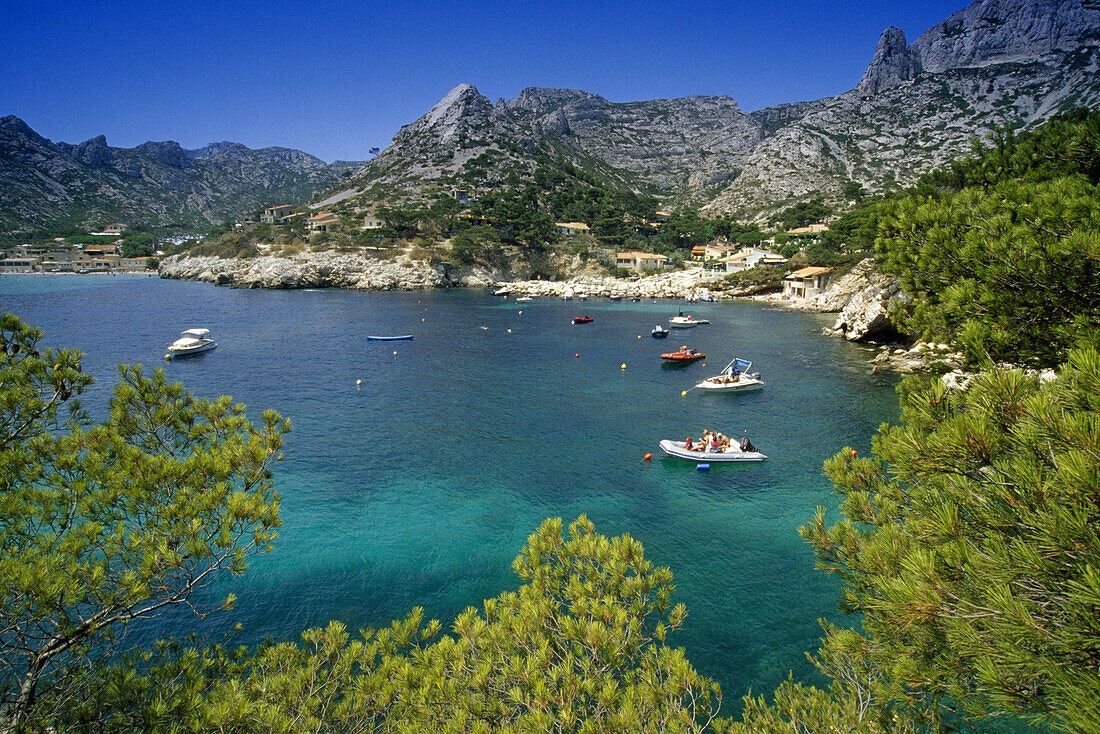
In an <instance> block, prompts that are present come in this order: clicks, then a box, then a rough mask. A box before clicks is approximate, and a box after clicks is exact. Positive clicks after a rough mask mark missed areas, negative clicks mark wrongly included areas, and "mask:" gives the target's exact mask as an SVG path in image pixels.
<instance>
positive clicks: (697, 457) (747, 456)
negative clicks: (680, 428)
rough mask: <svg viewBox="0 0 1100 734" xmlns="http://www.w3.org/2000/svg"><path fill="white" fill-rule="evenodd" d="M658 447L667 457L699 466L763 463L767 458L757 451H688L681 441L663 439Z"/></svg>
mask: <svg viewBox="0 0 1100 734" xmlns="http://www.w3.org/2000/svg"><path fill="white" fill-rule="evenodd" d="M660 446H661V451H664V452H665V453H666V454H668V455H669V456H672V457H675V458H677V459H684V460H685V461H696V462H699V463H701V464H713V463H720V464H721V463H735V462H749V461H764V460H765V459H767V458H768V457H767V456H766V455H765V454H762V453H760V452H759V451H733V450H730V451H689V450H688V449H685V448H684V442H683V441H673V440H671V439H668V438H666V439H663V440H662V441H661V443H660Z"/></svg>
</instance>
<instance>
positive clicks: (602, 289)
mask: <svg viewBox="0 0 1100 734" xmlns="http://www.w3.org/2000/svg"><path fill="white" fill-rule="evenodd" d="M558 265H562V266H567V267H564V268H563V270H566V271H569V267H568V266H570V265H571V266H572V272H573V273H574V275H573V276H572V277H570V278H569V279H567V280H544V279H540V278H535V279H529V278H523V277H522V276H524V275H529V273H526V272H523V271H521V272H519V273H516V272H505V271H501V270H493V269H490V268H484V267H477V266H470V267H464V268H456V267H454V266H449V265H447V264H433V263H429V262H427V261H424V260H414V259H410V258H408V257H400V258H397V259H392V260H381V259H376V258H371V257H369V256H365V255H361V254H342V253H332V252H322V253H303V254H300V255H295V256H292V257H274V256H270V255H265V256H261V257H255V258H248V259H235V258H233V259H230V258H220V257H210V256H199V257H193V256H185V255H174V256H171V257H167V258H164V260H162V261H161V264H160V276H161V277H162V278H174V279H181V280H199V281H205V282H208V283H213V284H215V285H222V286H230V287H233V288H288V289H290V288H347V289H351V290H422V289H428V288H452V287H481V288H491V289H492V290H493V291H494V292H498V291H500V292H506V293H509V294H511V295H513V296H531V297H544V298H551V297H552V298H579V297H583V296H588V297H593V298H598V297H616V298H668V299H686V300H689V301H717V300H729V299H734V298H744V297H751V298H753V299H754V300H757V301H761V302H766V303H769V304H771V305H774V306H776V307H777V308H783V309H789V310H792V311H808V312H817V313H836V314H837V319H836V321H835V323H834V324H833V326H831V327H826V328H825V329H824V330H823V331H824V333H825V334H827V335H829V336H839V337H843V338H845V339H847V340H849V341H855V342H863V343H872V344H875V343H877V344H880V350H879V352H878V354H877V355H876V356H875V358H874V359H873V360H872V363H873V365H874V367H875V368H876V369H877V368H887V369H894V370H897V371H901V372H915V371H923V370H927V369H929V368H930V367H931V366H933V365H939V366H941V367H942V368H945V369H957V367H958V366H959V365H960V364H961V363H962V355H961V354H959V353H958V352H955V351H953V350H952V349H951V348H950V347H949V346H948V345H946V344H926V343H922V342H918V343H916V344H911V343H907V340H905V338H904V337H903V336H902V335H900V334H899V333H898V331H897V329H896V328H895V327H894V325H893V323H892V322H891V321H890V318H889V313H890V310H891V308H893V307H895V306H898V305H904V304H905V303H907V302H908V299H909V296H908V294H906V293H905V292H904V291H902V290H901V288H900V287H899V286H898V284H897V282H896V281H894V280H893V279H892V278H890V277H889V276H886V275H884V274H882V273H881V272H879V270H878V269H877V267H876V266H875V263H874V260H873V259H872V258H867V259H865V260H863V261H862V262H860V263H857V264H856V265H855V266H854V267H852V268H851V269H850V270H849V271H848V272H847V273H845V274H844V275H842V276H841V277H839V278H837V279H836V280H835V281H834V282H833V284H832V285H831V286H830V287H829V289H828V290H827V291H826V292H824V293H822V294H820V295H817V296H814V297H812V298H788V297H784V296H782V295H781V294H777V293H769V294H762V295H751V296H750V295H747V294H746V293H743V292H738V291H735V290H730V289H729V288H728V283H727V282H726V281H725V279H724V278H723V276H722V275H721V274H718V273H714V272H710V271H706V270H704V269H703V268H701V267H692V268H687V269H685V270H678V271H673V272H667V273H660V274H656V275H650V276H646V277H641V278H636V279H621V278H613V277H610V276H607V275H603V274H600V273H598V272H596V271H595V270H586V269H584V268H583V267H581V266H580V265H579V263H559V264H558ZM516 275H520V276H521V277H520V278H516V277H515V276H516Z"/></svg>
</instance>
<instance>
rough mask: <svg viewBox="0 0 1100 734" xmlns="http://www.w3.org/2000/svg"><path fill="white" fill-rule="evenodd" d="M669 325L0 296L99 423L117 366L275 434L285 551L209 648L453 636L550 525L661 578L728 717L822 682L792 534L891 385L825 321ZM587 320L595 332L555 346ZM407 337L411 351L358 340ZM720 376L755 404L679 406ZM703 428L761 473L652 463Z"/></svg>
mask: <svg viewBox="0 0 1100 734" xmlns="http://www.w3.org/2000/svg"><path fill="white" fill-rule="evenodd" d="M681 307H683V308H684V309H685V312H687V310H688V307H687V306H686V304H681V303H678V302H671V301H663V302H657V303H653V302H648V301H647V302H642V303H630V302H618V303H612V302H610V301H606V300H604V301H600V300H593V301H588V302H577V301H572V302H564V301H560V300H543V301H538V300H536V301H535V302H532V303H524V304H518V305H517V304H515V303H514V302H512V301H511V300H502V299H500V298H494V297H492V296H489V295H487V294H486V293H485V292H481V291H476V292H475V291H469V292H427V293H357V292H342V291H242V290H229V289H223V288H215V287H213V286H210V285H206V284H200V283H188V282H176V281H160V280H157V279H150V278H140V277H125V278H124V277H106V276H72V277H64V276H59V277H42V276H22V277H21V276H4V277H0V308H2V309H3V310H5V311H11V312H13V313H15V314H16V315H18V316H20V317H21V318H23V319H24V320H26V321H28V322H29V323H32V324H34V325H36V326H38V327H40V328H42V329H43V330H44V331H45V332H46V335H47V336H46V341H47V343H48V344H50V345H56V346H67V347H76V348H79V349H81V350H83V351H84V352H86V353H87V358H86V360H85V368H86V369H87V370H88V371H90V372H92V373H94V374H96V375H97V376H98V377H99V382H98V383H97V385H96V386H95V387H94V388H93V390H92V391H91V392H90V394H89V395H88V401H87V402H88V404H89V405H90V406H91V407H92V409H93V410H95V409H101V408H102V405H103V401H104V399H105V396H106V392H107V390H108V388H109V386H110V385H111V384H113V383H114V381H115V375H116V373H115V365H117V363H119V362H142V363H144V364H146V365H149V366H162V365H163V366H164V367H165V369H166V370H167V372H168V373H169V375H170V376H171V377H173V378H177V379H179V380H181V381H183V382H184V384H186V385H187V387H188V388H190V389H191V390H192V391H193V392H195V393H197V394H200V395H206V396H214V395H219V394H230V395H233V396H234V398H235V399H237V400H238V401H240V402H244V403H246V404H247V405H248V406H249V409H250V413H252V414H253V415H254V416H258V414H259V411H260V410H262V409H266V408H273V409H275V410H277V411H279V412H280V413H282V414H283V415H284V416H286V417H289V418H290V419H291V420H292V422H293V424H294V430H293V432H292V433H291V434H289V435H288V436H287V440H286V447H285V455H286V459H285V460H284V461H283V462H281V463H280V464H279V465H278V466H277V469H276V478H277V486H278V489H279V492H280V493H281V494H282V496H283V519H284V522H285V526H284V527H283V528H282V529H281V532H280V537H279V539H278V541H277V543H276V549H275V551H274V552H272V553H271V554H269V555H267V556H264V557H263V558H260V559H257V560H256V561H255V562H254V563H253V565H252V567H251V568H250V569H249V571H248V573H247V574H246V575H245V576H244V577H242V578H240V579H238V580H236V581H234V582H233V583H232V584H231V587H232V590H233V591H234V592H236V593H237V595H238V597H239V604H238V608H237V610H236V611H235V612H233V613H232V615H226V616H222V617H219V618H218V619H216V620H215V621H214V622H213V623H212V624H213V626H212V627H211V628H210V629H212V630H213V631H215V632H217V631H220V630H224V629H226V628H227V627H228V626H229V625H231V624H232V623H233V622H241V623H243V625H244V632H243V639H244V640H245V641H256V640H259V639H263V638H265V637H269V636H270V637H274V638H276V639H287V638H293V637H295V636H296V635H297V634H298V633H299V632H300V631H301V630H302V629H303V628H305V627H307V626H310V625H317V624H322V623H324V622H326V621H328V620H330V619H340V620H343V621H344V622H346V623H347V624H348V625H349V626H350V627H352V628H356V627H360V626H377V625H380V624H385V623H387V622H388V621H389V620H391V619H393V618H396V617H400V616H403V615H404V614H405V613H407V612H408V610H409V609H410V607H412V606H414V605H420V606H423V607H425V609H426V611H427V613H428V614H429V615H430V616H433V617H436V618H440V619H443V620H445V621H448V620H450V619H451V618H452V617H453V616H454V615H455V614H457V613H458V612H459V611H461V610H462V609H463V608H464V607H466V606H469V605H479V604H480V603H481V601H482V600H483V599H485V598H488V597H492V596H495V595H497V594H498V593H500V592H501V591H503V590H507V589H514V588H515V587H516V586H517V580H516V579H515V577H514V576H513V575H512V574H511V570H510V566H511V560H512V559H513V558H514V557H515V556H516V555H517V554H518V552H519V550H520V548H521V547H522V545H523V544H524V541H525V539H526V537H527V535H528V534H530V533H531V532H533V531H534V530H535V529H536V528H537V526H538V524H539V523H540V522H541V521H542V520H543V519H544V518H547V517H562V518H564V519H565V520H566V521H568V520H571V519H573V518H575V517H576V516H577V515H579V514H581V513H585V514H587V515H588V516H589V517H590V518H591V519H592V520H593V521H594V522H595V523H596V526H597V528H598V529H599V530H600V531H601V532H603V533H605V534H620V533H629V534H630V535H632V536H634V537H636V538H638V539H639V540H641V541H642V543H643V544H644V545H645V548H646V552H647V555H648V557H649V558H650V559H651V560H652V561H654V562H655V563H657V564H659V565H667V566H669V567H671V568H672V571H673V573H674V577H675V582H676V587H677V588H676V594H675V600H676V601H680V602H683V603H684V604H686V605H687V607H688V609H689V612H690V616H689V618H688V621H687V625H686V629H685V630H684V631H682V632H680V633H678V634H677V635H676V636H673V637H672V638H670V641H671V642H672V643H673V644H676V645H680V646H683V647H684V648H686V650H687V655H688V657H689V659H690V660H691V661H692V663H693V664H694V665H695V666H696V667H697V668H698V669H699V670H700V671H701V672H703V673H704V674H706V675H709V676H711V677H713V678H715V679H716V680H718V681H719V682H720V683H721V684H722V688H723V691H724V694H725V699H726V701H727V705H729V706H732V707H733V708H736V707H737V706H738V705H739V699H740V696H741V695H743V694H744V693H745V692H747V691H748V689H749V688H750V687H751V688H752V690H753V691H754V692H755V693H763V692H770V691H771V690H772V689H774V687H775V686H776V685H777V684H778V683H779V682H781V681H782V680H783V679H785V678H786V677H787V674H788V671H791V670H793V671H794V674H795V677H796V678H802V679H804V680H816V679H815V678H814V673H813V671H812V668H811V667H810V666H809V665H808V664H807V662H806V660H805V657H804V652H805V651H807V650H811V649H814V648H815V647H816V641H817V638H818V637H819V636H820V628H819V626H818V623H817V620H818V618H821V617H828V618H830V619H831V620H833V621H838V622H843V621H844V620H843V617H842V616H841V615H840V614H839V613H838V612H837V611H836V584H835V582H834V581H833V580H832V579H830V578H828V577H826V576H825V575H824V574H822V573H821V572H818V571H815V570H814V569H813V556H812V553H811V551H810V549H809V548H808V547H807V546H806V544H805V543H803V542H802V541H801V540H800V538H799V537H798V535H797V528H798V526H799V525H800V524H802V523H804V522H805V521H806V520H807V519H808V518H809V517H810V516H811V515H812V514H813V511H814V507H815V506H817V505H824V506H826V507H828V508H830V509H831V510H835V507H836V505H837V496H836V495H835V494H834V493H833V492H832V490H831V487H830V485H829V484H828V482H827V481H826V479H825V478H824V477H823V476H822V473H821V464H822V461H823V460H824V459H826V458H828V457H829V456H831V455H832V454H833V453H835V452H836V451H837V450H839V449H840V448H842V447H843V446H845V445H852V446H855V447H857V448H858V449H860V450H861V451H866V450H868V449H869V444H870V436H871V434H872V432H873V431H874V430H875V428H877V426H878V425H879V424H880V423H881V422H883V421H887V420H894V419H896V416H897V407H896V395H895V393H894V390H893V387H894V383H895V381H894V379H893V378H890V377H886V376H879V375H871V374H870V373H869V370H868V367H867V361H866V360H867V358H868V356H869V354H868V352H867V351H866V350H865V349H863V348H861V347H858V346H854V345H851V344H847V343H845V342H843V341H841V340H837V339H830V338H826V337H823V336H821V334H820V328H821V326H822V325H823V324H824V323H827V322H828V321H829V320H830V318H829V317H820V316H808V315H803V314H794V313H787V312H783V311H777V310H774V309H769V308H767V307H763V306H761V305H759V304H751V303H721V304H719V303H714V304H696V305H693V306H691V307H690V310H691V312H693V313H695V314H696V315H697V316H699V317H703V318H708V319H710V321H711V323H710V324H709V325H706V326H700V327H698V328H695V329H691V330H686V331H683V332H680V331H674V332H673V335H672V336H670V337H669V338H668V339H666V340H663V341H658V340H654V339H651V338H650V337H649V331H650V329H652V328H653V326H654V324H657V323H664V324H667V319H668V317H669V316H672V315H675V314H676V312H677V310H679V309H680V308H681ZM521 311H522V313H521ZM582 313H588V314H591V315H592V316H594V317H595V321H594V322H593V323H591V324H586V325H578V326H573V325H571V324H570V319H571V317H572V316H574V315H580V314H582ZM197 326H205V327H207V328H209V329H211V331H212V333H213V335H214V336H215V337H216V338H217V339H218V341H219V347H218V349H216V350H214V351H213V352H210V353H207V354H205V355H201V356H197V357H194V358H191V359H187V360H176V361H173V362H171V363H165V362H163V355H164V348H163V347H164V345H165V343H167V342H168V341H171V340H172V339H174V338H175V336H176V335H177V334H178V332H179V331H182V330H183V329H185V328H190V327H197ZM482 326H484V327H487V328H484V329H483V328H481V327H482ZM405 333H411V334H414V335H415V340H413V341H411V342H368V341H366V340H365V339H364V337H365V335H367V334H405ZM639 336H641V338H638V337H639ZM680 344H688V345H690V346H692V347H695V348H697V349H699V350H701V351H704V352H706V353H707V354H708V355H709V356H708V359H706V360H705V362H706V367H703V366H702V365H700V364H694V365H690V366H686V367H683V368H680V369H667V368H664V367H662V365H661V363H660V361H659V359H658V357H657V355H658V354H659V353H660V352H661V351H666V350H668V349H669V348H674V347H676V346H679V345H680ZM395 351H396V354H394V352H395ZM576 355H579V356H576ZM734 356H741V357H744V358H747V359H751V360H752V361H753V363H754V369H759V370H760V371H761V372H762V373H763V375H764V377H765V379H766V380H767V381H768V386H767V388H766V389H765V390H763V391H761V392H758V393H752V394H747V395H707V394H701V393H700V392H699V391H691V392H688V394H687V395H686V396H682V395H681V391H683V390H686V389H688V388H690V387H691V386H692V385H693V384H694V383H695V382H696V381H698V380H699V379H701V378H702V377H703V376H705V375H707V374H709V373H712V372H716V371H718V369H720V368H721V367H723V366H724V365H725V364H726V363H727V362H728V361H730V360H731V359H732V358H733V357H734ZM623 364H625V365H626V368H625V369H623V368H622V367H621V365H623ZM356 380H361V381H362V382H361V384H360V385H359V386H357V385H356ZM704 428H714V429H718V430H723V431H724V432H726V433H729V434H730V435H732V436H740V435H741V434H742V432H747V433H748V435H749V436H750V437H751V439H752V440H753V442H754V443H755V444H756V445H757V446H758V447H759V448H760V450H762V451H763V452H764V453H766V454H768V455H769V456H770V457H771V458H769V460H768V461H767V462H764V463H762V464H747V465H733V466H717V465H715V466H714V467H713V468H712V469H711V471H709V472H701V471H696V470H695V468H694V466H693V465H691V464H687V463H684V462H679V461H677V460H674V459H668V458H661V457H660V455H659V450H658V449H657V442H658V441H659V440H660V439H661V438H666V437H667V438H683V437H684V436H685V435H688V434H689V433H690V434H693V435H696V436H698V435H699V434H701V432H702V430H703V429H704ZM647 452H650V453H653V454H654V458H653V460H652V461H648V462H647V461H644V460H643V456H644V454H646V453H647ZM832 517H834V518H835V517H836V514H835V511H834V512H833V514H832ZM175 625H181V626H180V627H178V628H177V627H175ZM182 625H186V627H183V626H182ZM195 625H196V623H195V622H194V621H193V620H191V619H183V620H179V619H173V620H168V621H164V622H161V623H160V626H159V627H158V629H157V630H155V631H156V632H157V633H159V634H165V633H169V632H175V633H182V632H186V631H190V630H191V629H194V627H195Z"/></svg>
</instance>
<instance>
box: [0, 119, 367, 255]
mask: <svg viewBox="0 0 1100 734" xmlns="http://www.w3.org/2000/svg"><path fill="white" fill-rule="evenodd" d="M346 167H347V166H346V163H345V165H344V166H339V167H338V166H336V165H335V164H332V165H330V164H326V163H325V162H324V161H322V160H320V159H319V158H316V157H315V156H312V155H309V154H308V153H303V152H302V151H299V150H294V149H291V148H281V147H268V148H259V149H251V148H248V147H247V146H245V145H242V144H240V143H231V142H228V141H222V142H220V143H211V144H209V145H207V146H204V147H203V148H198V149H195V150H188V149H186V148H184V147H183V146H181V145H180V144H179V143H177V142H176V141H174V140H164V141H146V142H144V143H141V144H140V145H137V146H134V147H133V148H116V147H112V146H110V145H108V144H107V138H106V136H104V135H97V136H95V137H92V138H89V139H88V140H85V141H84V142H81V143H75V144H74V143H63V142H58V143H54V142H52V141H50V140H49V139H47V138H45V137H43V136H42V135H39V134H38V133H37V132H35V131H34V130H33V129H32V128H31V127H30V126H29V125H28V124H27V123H26V122H25V121H24V120H22V119H20V118H19V117H17V116H15V115H7V116H5V117H3V118H0V229H3V230H6V231H9V232H15V233H19V232H32V231H35V230H48V229H57V228H64V227H77V228H81V227H82V228H92V227H97V226H102V225H104V224H107V223H110V222H113V221H122V222H125V223H127V224H131V225H134V224H139V225H148V226H164V225H175V226H177V227H180V228H183V229H189V230H192V231H195V230H201V229H207V228H209V227H210V226H211V225H215V224H223V223H226V222H232V221H234V220H236V219H238V218H240V217H243V216H244V215H246V214H248V213H250V212H252V211H255V210H256V209H258V208H261V207H263V206H265V205H271V204H280V203H285V202H287V201H294V202H300V201H304V200H308V199H310V198H312V197H313V196H314V195H315V194H316V193H318V192H320V191H323V190H324V189H326V188H329V187H331V186H332V185H334V184H335V183H336V182H338V181H339V180H341V175H340V171H341V170H344V169H346Z"/></svg>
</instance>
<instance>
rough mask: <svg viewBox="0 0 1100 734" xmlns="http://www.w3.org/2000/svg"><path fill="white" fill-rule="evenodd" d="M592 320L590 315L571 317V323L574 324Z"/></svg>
mask: <svg viewBox="0 0 1100 734" xmlns="http://www.w3.org/2000/svg"><path fill="white" fill-rule="evenodd" d="M592 320H593V319H592V317H591V316H574V317H573V323H574V324H587V323H589V322H591V321H592Z"/></svg>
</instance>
